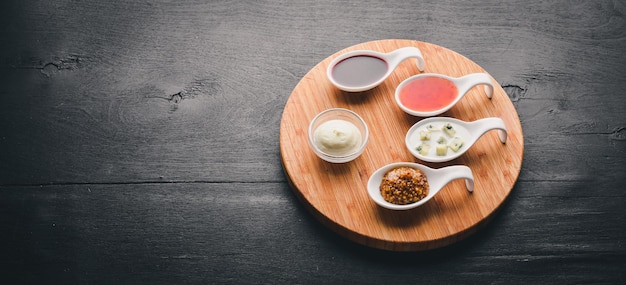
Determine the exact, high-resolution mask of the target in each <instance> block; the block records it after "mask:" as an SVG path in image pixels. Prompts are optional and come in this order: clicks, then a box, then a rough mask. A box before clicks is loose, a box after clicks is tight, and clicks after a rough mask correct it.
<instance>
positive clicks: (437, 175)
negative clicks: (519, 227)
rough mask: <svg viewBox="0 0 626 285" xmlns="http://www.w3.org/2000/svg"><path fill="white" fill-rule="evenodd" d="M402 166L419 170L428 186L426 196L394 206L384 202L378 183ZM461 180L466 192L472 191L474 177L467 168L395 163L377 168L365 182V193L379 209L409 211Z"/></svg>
mask: <svg viewBox="0 0 626 285" xmlns="http://www.w3.org/2000/svg"><path fill="white" fill-rule="evenodd" d="M403 166H404V167H412V168H416V169H420V170H421V171H422V172H424V174H425V175H426V179H427V181H428V185H429V189H428V195H426V197H424V198H423V199H421V200H419V201H417V202H415V203H412V204H407V205H396V204H393V203H389V202H387V201H385V199H384V198H383V196H382V195H381V193H380V183H381V182H382V180H383V176H384V175H385V174H386V173H387V172H389V171H390V170H392V169H394V168H398V167H403ZM463 178H464V179H465V186H466V187H467V191H468V192H472V191H474V175H473V174H472V170H471V169H470V168H469V167H467V166H464V165H452V166H447V167H442V168H439V169H434V168H430V167H428V166H425V165H421V164H418V163H413V162H396V163H392V164H388V165H385V166H383V167H381V168H379V169H378V170H376V171H375V172H374V173H373V174H372V176H370V179H369V181H368V182H367V193H368V194H369V196H370V197H371V198H372V200H374V202H375V203H376V204H378V205H379V206H381V207H384V208H387V209H391V210H409V209H413V208H415V207H419V206H421V205H424V204H425V203H426V202H428V201H429V200H430V199H432V198H433V197H434V196H435V195H437V193H439V191H440V190H441V189H443V187H444V186H446V185H447V184H448V183H450V182H451V181H453V180H456V179H463Z"/></svg>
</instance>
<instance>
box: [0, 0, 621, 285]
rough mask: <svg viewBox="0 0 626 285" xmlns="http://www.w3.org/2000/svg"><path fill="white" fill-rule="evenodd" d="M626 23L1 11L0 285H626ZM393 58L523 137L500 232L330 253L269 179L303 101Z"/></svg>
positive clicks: (609, 4) (337, 244)
mask: <svg viewBox="0 0 626 285" xmlns="http://www.w3.org/2000/svg"><path fill="white" fill-rule="evenodd" d="M625 15H626V6H625V5H624V3H623V2H621V1H610V0H599V1H561V0H556V1H537V0H531V1H521V0H513V1H506V2H501V1H491V0H477V1H471V2H469V1H467V2H464V1H458V2H452V1H432V0H423V1H405V0H390V1H361V2H354V1H325V0H323V1H308V0H294V1H289V2H286V1H274V0H270V1H229V0H223V1H222V0H212V1H195V0H190V1H171V0H148V1H96V0H81V1H75V0H57V1H33V0H22V1H20V0H6V1H0V99H1V100H0V273H2V274H0V283H9V284H10V283H30V284H42V283H45V284H50V283H60V284H68V283H78V284H93V283H115V284H137V283H151V284H159V283H162V284H173V283H174V284H185V283H195V284H206V283H231V284H232V283H236V284H258V283H270V284H324V283H359V284H387V283H399V284H403V283H404V284H414V283H417V282H423V283H434V284H440V283H444V284H445V283H448V284H453V283H462V284H468V283H478V284H484V283H492V284H501V283H519V284H546V283H552V284H587V283H604V284H622V283H625V282H626V275H625V274H624V270H623V269H624V268H626V248H625V247H624V242H625V241H626V231H625V230H624V220H625V219H626V211H625V210H624V205H625V204H626V195H625V194H624V191H623V189H624V187H623V185H625V184H626V176H624V173H626V160H625V159H624V157H626V140H625V139H624V138H625V136H626V108H624V106H626V97H624V96H623V90H625V89H626V77H625V76H624V70H626V57H624V52H623V51H624V50H626V17H625ZM389 38H391V39H412V40H418V41H423V42H429V43H434V44H436V45H439V46H442V47H445V48H448V49H451V50H454V51H456V52H458V53H460V54H462V55H464V56H466V57H467V58H469V59H470V60H472V61H473V62H475V63H477V64H478V65H479V66H481V67H482V68H484V69H485V70H486V71H487V72H488V73H489V74H491V75H492V76H493V78H494V79H495V80H497V82H498V84H500V85H501V86H502V88H503V89H504V90H505V91H506V93H507V95H508V96H509V98H510V99H511V101H512V103H513V105H514V106H515V109H516V111H517V113H518V115H519V118H520V121H521V124H522V127H523V130H524V161H523V164H522V169H521V172H520V176H519V179H518V182H517V183H516V184H515V187H514V189H513V190H512V191H511V194H510V195H509V197H508V198H507V200H506V202H505V203H504V205H502V207H501V209H500V210H499V212H498V214H496V215H495V216H494V217H493V219H492V220H491V221H490V222H489V224H488V226H487V227H485V228H483V229H482V230H480V231H478V232H476V233H475V234H473V235H472V236H470V237H468V238H467V239H465V240H463V241H461V242H459V243H455V244H452V245H449V246H446V247H444V248H441V249H437V250H432V251H426V252H415V253H397V252H387V251H380V250H376V249H371V248H369V247H365V246H360V245H358V244H356V243H354V242H352V241H350V240H348V239H345V238H343V237H341V236H340V235H337V234H336V233H335V232H333V231H331V230H329V229H327V227H325V226H323V225H322V224H321V223H319V222H318V221H317V220H316V219H314V218H313V216H312V215H310V214H309V212H308V211H306V208H305V207H303V206H302V204H301V203H300V202H299V201H298V200H297V199H296V196H295V195H294V193H293V191H291V190H290V189H289V186H288V181H287V178H286V176H285V174H284V172H283V166H282V164H281V155H280V146H279V135H280V133H279V129H280V122H281V117H282V111H283V109H284V108H285V106H286V103H287V100H288V99H289V96H290V94H291V91H292V90H293V89H294V87H295V86H296V85H297V83H298V82H299V80H300V79H301V78H302V77H303V76H304V75H305V74H306V73H307V72H309V71H310V70H311V68H313V67H314V66H315V65H316V64H318V63H319V62H321V61H322V60H324V59H325V58H327V57H328V56H329V55H332V54H334V53H336V52H337V51H340V50H342V49H344V48H345V47H349V46H352V45H355V44H358V43H363V42H368V41H373V40H379V39H389ZM89 189H91V193H90V192H89ZM19 281H24V282H19Z"/></svg>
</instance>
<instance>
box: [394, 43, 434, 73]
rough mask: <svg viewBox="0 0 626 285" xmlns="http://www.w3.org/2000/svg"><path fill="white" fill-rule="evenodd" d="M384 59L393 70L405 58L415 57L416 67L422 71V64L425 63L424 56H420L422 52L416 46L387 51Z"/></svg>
mask: <svg viewBox="0 0 626 285" xmlns="http://www.w3.org/2000/svg"><path fill="white" fill-rule="evenodd" d="M386 58H387V59H386V60H387V62H388V63H389V67H390V68H389V69H390V70H393V69H395V68H396V66H398V64H400V63H401V62H402V61H404V60H405V59H407V58H415V59H416V63H415V64H416V65H417V69H419V70H420V71H424V66H425V65H426V63H425V62H424V56H422V52H421V51H420V50H419V49H418V48H416V47H404V48H399V49H397V50H394V51H392V52H389V53H387V55H386Z"/></svg>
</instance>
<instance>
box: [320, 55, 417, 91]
mask: <svg viewBox="0 0 626 285" xmlns="http://www.w3.org/2000/svg"><path fill="white" fill-rule="evenodd" d="M408 58H415V59H416V65H417V68H418V69H419V70H420V71H423V70H424V65H425V62H424V57H423V56H422V52H421V51H420V50H419V49H418V48H416V47H404V48H399V49H397V50H394V51H392V52H389V53H381V52H377V51H373V50H356V51H351V52H348V53H345V54H342V55H340V56H338V57H336V58H335V59H334V60H333V61H331V62H330V64H329V65H328V69H327V70H326V76H327V77H328V80H330V82H331V83H332V84H333V85H335V87H337V88H339V89H341V90H343V91H348V92H361V91H366V90H369V89H372V88H374V87H376V86H378V85H379V84H380V83H382V82H383V81H385V79H387V77H389V75H390V74H391V72H393V71H394V70H395V69H396V67H398V65H399V64H400V63H401V62H402V61H404V60H405V59H408Z"/></svg>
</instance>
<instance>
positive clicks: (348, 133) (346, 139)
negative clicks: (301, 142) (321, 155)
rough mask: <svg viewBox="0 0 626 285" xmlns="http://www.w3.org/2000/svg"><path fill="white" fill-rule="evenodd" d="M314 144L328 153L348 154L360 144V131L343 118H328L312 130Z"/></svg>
mask: <svg viewBox="0 0 626 285" xmlns="http://www.w3.org/2000/svg"><path fill="white" fill-rule="evenodd" d="M313 135H314V138H315V145H316V146H317V147H318V148H319V149H320V150H321V151H323V152H325V153H327V154H330V155H337V156H342V155H348V154H351V153H353V152H355V151H357V149H358V148H359V146H360V145H361V132H360V131H359V129H358V128H357V127H356V126H355V125H354V124H352V123H350V122H348V121H345V120H330V121H327V122H324V123H322V124H321V125H320V126H319V127H317V129H315V132H314V134H313Z"/></svg>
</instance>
